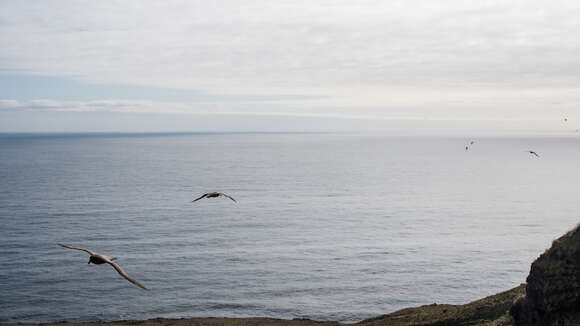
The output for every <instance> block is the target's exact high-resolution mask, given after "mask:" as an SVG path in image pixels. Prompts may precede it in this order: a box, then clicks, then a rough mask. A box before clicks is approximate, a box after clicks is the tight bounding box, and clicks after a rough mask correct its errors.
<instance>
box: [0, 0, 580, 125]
mask: <svg viewBox="0 0 580 326" xmlns="http://www.w3.org/2000/svg"><path fill="white" fill-rule="evenodd" d="M579 18H580V2H578V1H576V0H551V1H545V0H522V1H517V0H505V1H493V0H492V1H469V0H438V1H433V0H428V1H419V0H401V1H340V0H328V1H298V0H291V1H266V0H263V1H242V0H239V1H219V0H217V1H156V2H151V1H142V0H140V1H108V0H99V1H50V0H44V1H11V0H0V131H4V132H7V131H8V132H9V131H23V132H28V131H207V130H211V131H218V130H246V131H247V130H265V131H274V130H296V131H301V130H320V131H332V130H375V131H409V130H415V131H423V132H429V131H437V130H439V131H441V130H444V131H449V130H456V131H457V132H470V131H471V130H478V131H485V130H487V131H490V132H497V131H510V130H515V131H531V132H534V131H537V132H559V131H562V132H573V131H575V129H577V128H580V19H579ZM564 118H567V119H568V121H567V122H566V123H564V122H563V119H564Z"/></svg>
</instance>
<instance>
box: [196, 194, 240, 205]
mask: <svg viewBox="0 0 580 326" xmlns="http://www.w3.org/2000/svg"><path fill="white" fill-rule="evenodd" d="M219 196H224V197H227V198H229V199H231V200H233V201H234V202H236V203H237V201H236V200H235V199H234V198H233V197H232V196H230V195H228V194H226V193H223V192H208V193H207V194H203V195H201V196H200V197H199V198H196V199H194V200H192V201H191V202H192V203H193V202H194V201H198V200H200V199H202V198H214V197H219Z"/></svg>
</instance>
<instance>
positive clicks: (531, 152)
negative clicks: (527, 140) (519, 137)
mask: <svg viewBox="0 0 580 326" xmlns="http://www.w3.org/2000/svg"><path fill="white" fill-rule="evenodd" d="M527 152H528V153H530V154H533V155H536V157H540V155H538V153H536V152H534V151H527Z"/></svg>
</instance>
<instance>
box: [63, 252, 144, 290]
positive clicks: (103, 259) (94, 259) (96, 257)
mask: <svg viewBox="0 0 580 326" xmlns="http://www.w3.org/2000/svg"><path fill="white" fill-rule="evenodd" d="M57 245H59V246H61V247H65V248H68V249H75V250H82V251H85V252H87V253H88V254H89V255H91V257H90V258H89V264H90V263H93V264H97V265H100V264H104V263H107V264H109V265H111V266H113V268H114V269H115V270H116V271H117V273H119V274H121V276H123V277H124V278H126V279H127V281H129V282H131V283H133V284H135V285H137V286H138V287H140V288H142V289H144V290H149V289H148V288H146V287H144V286H143V285H141V283H139V282H137V281H136V280H135V279H134V278H132V277H130V276H129V275H127V273H125V271H124V270H123V269H122V268H121V266H119V265H118V264H117V263H114V262H113V260H116V259H117V257H109V256H105V255H101V254H99V253H96V252H94V251H91V250H89V249H85V248H75V247H71V246H67V245H63V244H60V243H57Z"/></svg>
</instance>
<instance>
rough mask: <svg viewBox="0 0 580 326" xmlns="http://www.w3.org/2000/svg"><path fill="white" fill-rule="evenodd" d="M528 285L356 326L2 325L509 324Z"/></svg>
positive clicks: (250, 321)
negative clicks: (511, 310) (514, 306)
mask: <svg viewBox="0 0 580 326" xmlns="http://www.w3.org/2000/svg"><path fill="white" fill-rule="evenodd" d="M525 288H526V285H525V284H521V285H519V286H517V287H515V288H513V289H510V290H507V291H504V292H500V293H497V294H494V295H491V296H488V297H485V298H482V299H479V300H476V301H472V302H470V303H466V304H463V305H450V304H430V305H424V306H419V307H410V308H404V309H401V310H397V311H395V312H392V313H388V314H385V315H380V316H377V317H372V318H369V319H364V320H361V321H359V322H355V323H340V322H335V321H317V320H312V319H304V318H294V319H276V318H267V317H248V318H229V317H228V318H225V317H192V318H179V319H173V318H153V319H148V320H118V321H111V322H67V321H60V322H51V323H0V325H2V326H40V325H43V326H104V325H107V326H129V325H131V326H218V325H223V326H310V325H328V326H339V325H361V326H402V325H417V326H418V325H424V326H426V325H448V326H454V325H457V326H459V325H482V326H483V325H498V326H499V325H509V324H510V321H509V319H510V317H509V315H508V313H509V309H510V308H511V306H512V305H513V303H514V301H515V300H517V299H518V298H520V297H522V296H524V294H525V291H526V290H525Z"/></svg>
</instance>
